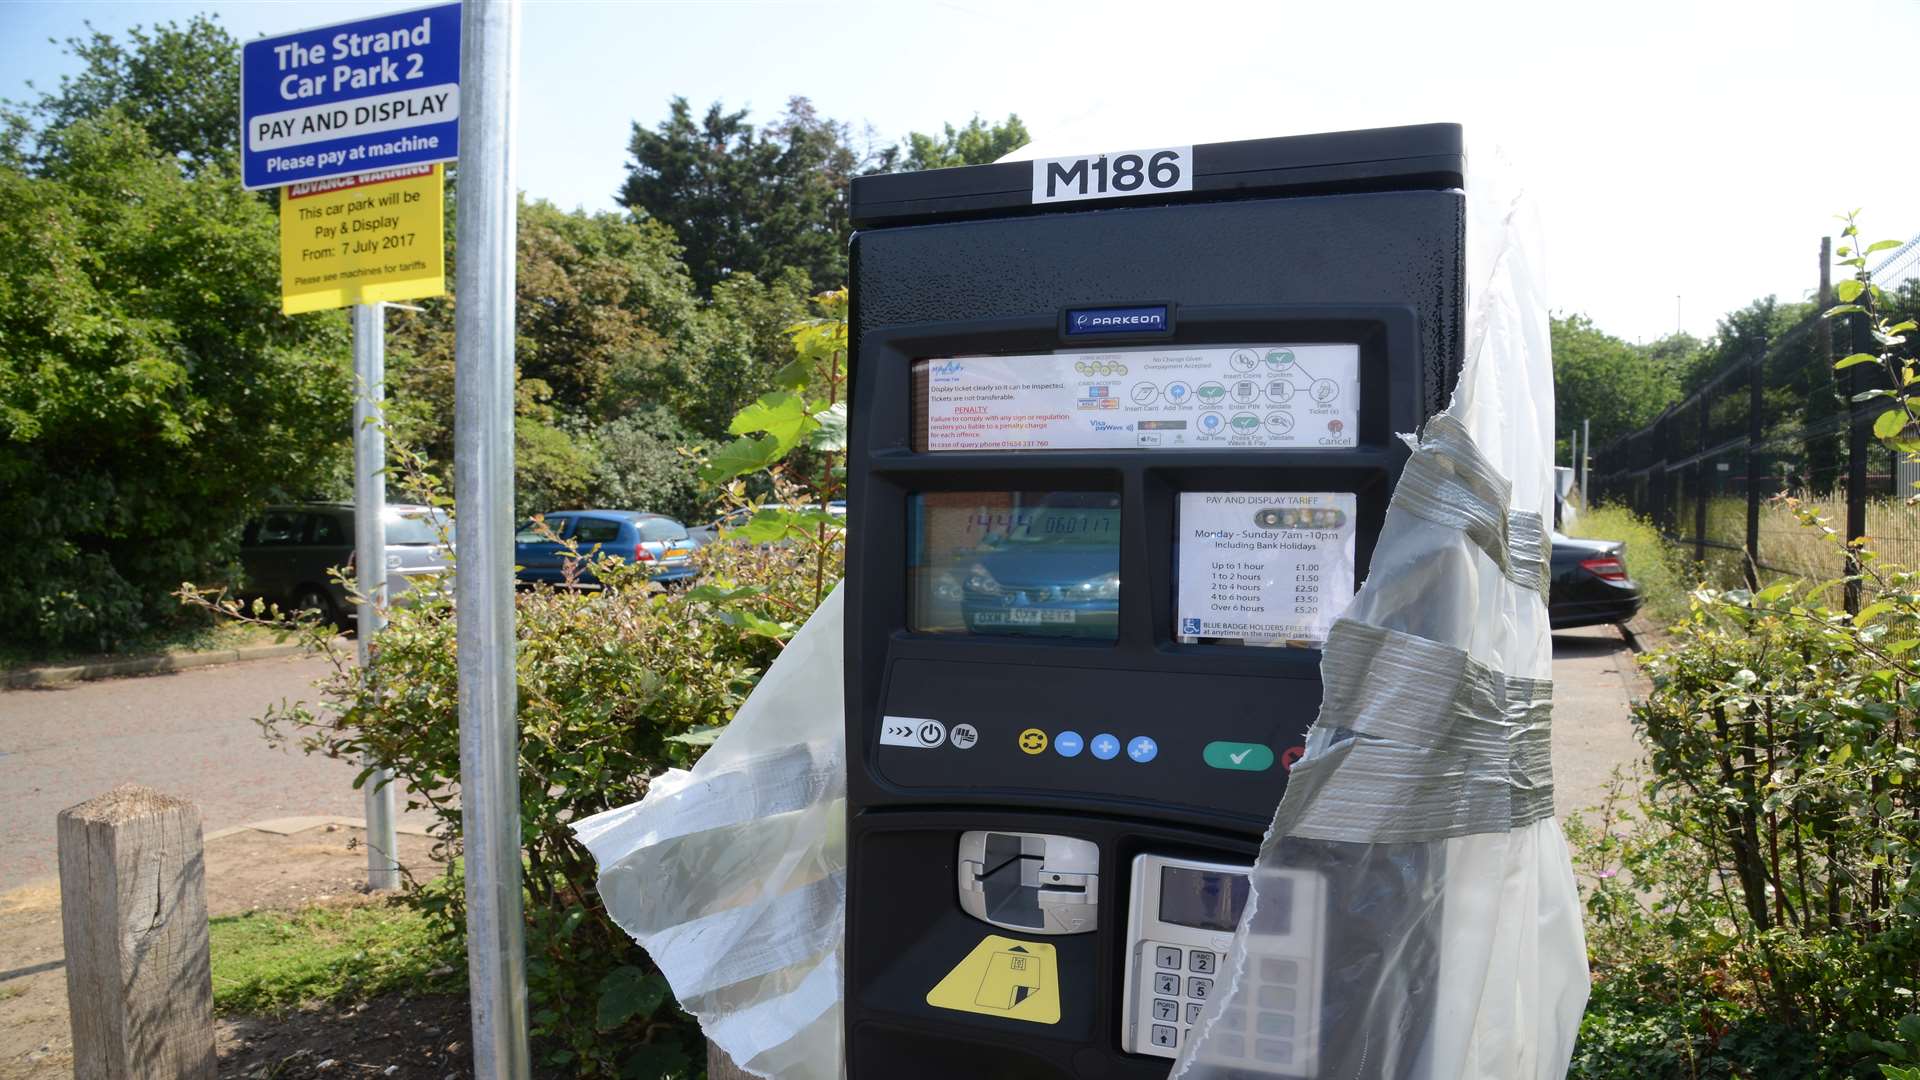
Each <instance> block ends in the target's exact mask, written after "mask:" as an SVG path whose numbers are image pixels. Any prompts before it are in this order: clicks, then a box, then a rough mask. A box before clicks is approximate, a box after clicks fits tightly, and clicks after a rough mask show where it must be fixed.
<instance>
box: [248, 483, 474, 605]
mask: <svg viewBox="0 0 1920 1080" xmlns="http://www.w3.org/2000/svg"><path fill="white" fill-rule="evenodd" d="M353 517H354V515H353V505H352V504H351V503H308V504H304V505H300V506H272V507H268V508H267V510H266V511H265V512H264V513H262V514H261V515H260V517H259V518H257V519H255V520H254V521H252V522H250V523H248V525H247V528H246V532H245V533H243V534H242V536H241V539H240V566H241V569H242V570H243V571H244V573H245V577H244V580H243V582H242V585H241V589H240V593H241V595H242V596H245V597H247V598H249V599H251V598H253V597H260V598H261V599H264V600H266V601H267V602H268V603H270V604H278V605H279V606H280V607H281V608H282V609H283V610H288V611H312V612H317V613H318V614H319V615H320V617H321V618H322V619H325V620H327V621H329V622H332V623H334V624H335V625H337V626H340V627H342V628H344V627H346V626H348V625H350V620H351V618H352V617H353V615H354V610H353V605H352V600H351V598H350V597H349V596H348V595H347V590H346V588H345V587H344V586H342V585H341V584H340V583H338V582H336V581H335V580H334V575H333V569H334V568H335V567H340V568H342V569H343V570H346V569H348V568H350V567H351V566H352V563H353V550H354V544H353ZM385 520H386V533H387V596H388V600H389V602H392V601H396V600H398V599H399V598H400V597H401V596H402V595H403V594H405V593H406V591H407V590H408V589H409V588H411V587H412V583H413V581H414V580H415V579H417V578H419V577H421V576H422V575H426V574H443V573H445V572H446V571H447V570H448V568H449V567H450V566H451V565H452V559H451V556H452V544H453V521H452V519H451V518H449V517H448V516H447V514H446V512H445V511H443V510H435V509H433V508H432V507H429V506H418V505H414V504H410V503H393V504H389V505H388V506H387V511H386V515H385ZM349 573H351V571H350V570H349Z"/></svg>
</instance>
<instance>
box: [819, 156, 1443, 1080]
mask: <svg viewBox="0 0 1920 1080" xmlns="http://www.w3.org/2000/svg"><path fill="white" fill-rule="evenodd" d="M1192 162H1193V166H1194V175H1193V183H1192V190H1191V191H1184V192H1178V193H1167V194H1158V195H1152V196H1141V197H1134V198H1120V199H1111V200H1088V201H1078V202H1067V203H1049V204H1045V205H1034V204H1033V203H1032V201H1031V193H1030V187H1031V185H1030V180H1031V178H1032V176H1033V168H1034V166H1033V165H1032V164H1030V163H1026V162H1020V163H1005V164H995V165H983V166H975V167H970V168H961V169H948V170H939V171H933V172H924V173H913V174H903V175H892V176H875V177H865V178H861V179H858V180H855V181H854V184H853V191H852V215H853V220H854V224H855V226H856V228H857V230H858V231H857V232H856V233H855V236H854V239H853V246H852V264H851V280H852V309H851V320H852V327H851V329H852V351H851V380H850V394H851V397H850V402H851V427H850V430H851V442H850V444H849V453H848V504H849V514H848V521H849V523H850V529H851V531H850V534H849V543H848V554H847V594H846V708H847V751H848V755H849V775H848V822H847V826H848V827H847V843H848V848H849V850H848V878H847V892H848V911H847V941H846V952H845V967H846V986H845V1015H846V1034H847V1053H848V1075H849V1076H850V1077H852V1078H853V1080H891V1078H896V1077H913V1078H915V1080H948V1078H954V1080H958V1078H961V1077H966V1078H977V1077H994V1078H1029V1077H1030V1078H1034V1080H1057V1078H1069V1077H1087V1078H1093V1077H1103V1078H1117V1080H1118V1078H1140V1080H1147V1078H1152V1080H1159V1078H1162V1077H1165V1076H1166V1075H1167V1069H1168V1062H1167V1061H1166V1060H1165V1059H1163V1058H1155V1057H1147V1056H1142V1055H1137V1054H1128V1053H1124V1052H1123V1051H1122V1050H1121V1044H1120V1033H1119V1028H1120V1025H1121V1024H1122V1023H1123V1021H1124V1017H1123V1015H1122V1014H1123V1009H1124V1003H1123V1002H1122V1001H1121V996H1122V987H1121V981H1122V977H1121V971H1122V968H1123V965H1124V958H1125V949H1126V942H1125V941H1124V936H1125V927H1126V921H1127V920H1126V905H1127V903H1128V899H1127V895H1128V879H1127V869H1126V868H1127V867H1128V866H1130V865H1131V864H1132V860H1133V857H1134V856H1135V855H1138V854H1141V853H1144V852H1152V853H1161V854H1169V855H1173V856H1179V857H1193V858H1201V859H1212V860H1218V861H1222V862H1241V863H1250V862H1251V861H1252V859H1253V857H1254V855H1255V853H1256V851H1257V850H1258V847H1259V843H1260V839H1261V836H1262V833H1263V832H1264V830H1265V829H1266V827H1267V825H1268V823H1269V822H1270V821H1271V819H1272V817H1273V812H1274V809H1275V807H1276V806H1277V805H1278V803H1279V801H1280V797H1281V794H1282V792H1283V791H1284V789H1285V784H1286V771H1285V769H1284V768H1281V767H1275V768H1272V769H1269V770H1267V771H1264V772H1231V771H1222V770H1221V769H1218V768H1211V767H1209V766H1208V765H1207V764H1206V763H1205V762H1204V761H1203V760H1202V747H1203V746H1204V745H1205V744H1206V743H1208V742H1210V741H1214V740H1231V741H1234V742H1236V743H1257V744H1261V745H1264V746H1269V747H1271V748H1273V749H1274V751H1275V752H1276V753H1279V752H1282V751H1285V750H1287V749H1290V748H1297V747H1299V746H1300V745H1301V743H1302V741H1303V737H1304V734H1305V732H1306V730H1307V728H1308V726H1309V725H1310V724H1311V723H1312V722H1313V720H1314V718H1315V715H1316V713H1317V711H1318V708H1319V703H1320V692H1321V691H1320V680H1319V662H1320V654H1319V652H1318V651H1317V650H1314V649H1310V648H1271V647H1255V646H1243V645H1226V644H1189V643H1183V642H1182V641H1181V640H1179V638H1178V637H1177V636H1176V635H1175V633H1174V626H1173V622H1174V614H1173V606H1172V605H1173V591H1174V575H1175V569H1174V565H1175V564H1174V545H1175V507H1176V503H1177V500H1178V496H1179V493H1180V492H1182V491H1275V492H1287V491H1325V492H1351V493H1353V494H1354V495H1355V497H1356V500H1357V507H1358V519H1357V531H1356V535H1355V572H1356V581H1358V580H1361V579H1364V576H1365V574H1366V569H1367V563H1368V560H1369V557H1370V555H1371V553H1372V550H1373V546H1374V544H1375V542H1376V540H1377V538H1378V534H1379V530H1380V527H1381V523H1382V521H1383V519H1384V517H1385V514H1386V508H1387V502H1388V498H1389V495H1390V494H1391V492H1392V490H1393V485H1394V483H1395V482H1396V480H1397V478H1398V476H1399V473H1400V469H1401V467H1402V465H1403V464H1404V462H1405V460H1406V455H1407V450H1406V447H1405V445H1404V444H1403V443H1402V442H1401V441H1400V440H1399V439H1398V438H1397V435H1396V433H1402V432H1410V431H1414V430H1416V429H1417V428H1418V427H1419V425H1420V424H1421V423H1422V422H1423V421H1424V420H1425V419H1426V418H1427V417H1428V416H1430V415H1432V414H1433V413H1434V412H1436V411H1437V410H1439V409H1440V408H1441V407H1443V406H1444V404H1445V402H1446V399H1447V396H1448V395H1449V394H1450V393H1451V390H1452V384H1453V381H1454V379H1455V377H1456V375H1457V373H1458V370H1459V365H1460V363H1461V359H1462V336H1463V326H1462V322H1463V309H1464V302H1465V295H1464V294H1465V288H1464V284H1463V276H1464V271H1463V259H1464V254H1463V251H1464V248H1463V232H1464V197H1463V195H1462V191H1461V189H1462V187H1463V184H1464V168H1465V157H1464V151H1463V149H1462V139H1461V132H1460V129H1459V128H1458V127H1457V126H1454V125H1427V126H1421V127H1409V128H1394V129H1384V130H1377V131H1362V132H1346V133H1337V134H1327V135H1309V136H1301V137H1293V138H1277V139H1264V140H1257V141H1249V142H1236V143H1224V144H1214V145H1201V146H1196V147H1194V148H1193V149H1192ZM1141 304H1152V305H1165V306H1166V307H1167V308H1168V311H1169V315H1170V318H1169V320H1168V323H1169V326H1168V328H1167V329H1166V330H1164V331H1157V332H1154V333H1149V334H1143V335H1139V336H1132V337H1129V336H1124V335H1106V336H1103V337H1102V338H1101V339H1100V340H1099V341H1098V342H1093V343H1088V342H1083V341H1080V340H1070V339H1069V338H1068V337H1067V336H1066V333H1065V330H1066V327H1065V324H1064V321H1063V320H1064V313H1065V312H1066V311H1068V310H1069V309H1084V308H1117V307H1126V306H1132V305H1141ZM1266 342H1286V343H1315V342H1337V343H1353V344H1357V345H1358V346H1359V351H1360V393H1361V401H1360V404H1359V423H1358V428H1359V430H1358V437H1357V440H1356V443H1357V445H1354V446H1351V447H1348V448H1341V449H1319V448H1314V449H1239V450H1215V449H1179V450H1173V449H1126V450H1102V451H1082V450H1045V451H1009V452H973V451H944V452H926V451H916V450H915V449H914V437H913V407H912V401H913V394H914V384H913V373H912V365H913V363H914V361H916V360H922V359H938V358H946V357H954V356H977V355H983V354H985V355H993V354H1005V355H1021V354H1034V353H1047V352H1054V351H1074V352H1078V351H1085V350H1090V349H1095V348H1116V349H1117V348H1128V347H1132V346H1138V345H1144V344H1166V345H1170V346H1194V345H1232V344H1241V343H1266ZM978 489H996V490H997V489H1008V490H1020V491H1033V490H1049V489H1052V490H1062V489H1064V490H1076V491H1092V492H1107V493H1111V494H1113V495H1116V496H1117V497H1118V500H1119V507H1120V520H1121V523H1122V524H1121V535H1120V538H1119V615H1118V624H1119V625H1118V629H1117V636H1116V639H1115V640H1111V641H1104V640H1102V641H1088V640H1072V639H1066V638H1021V637H1014V636H1008V637H1005V638H995V637H993V636H991V635H967V636H952V635H947V636H941V635H932V634H924V633H918V632H916V631H914V630H912V629H911V628H910V626H911V624H910V621H909V617H908V610H907V592H908V590H907V588H906V585H905V583H906V581H907V575H908V571H909V567H908V561H909V547H910V542H911V538H910V536H909V531H910V526H909V513H908V511H909V499H910V497H911V496H912V495H913V494H915V493H923V492H943V491H944V492H952V491H968V490H978ZM890 715H891V716H907V717H930V718H935V719H938V720H940V721H942V722H943V723H944V724H945V725H947V727H949V728H951V727H952V726H954V725H956V724H971V725H973V726H974V727H975V728H976V729H977V730H978V733H979V741H978V744H977V745H975V746H974V747H972V748H971V749H970V750H968V751H966V752H965V753H928V752H924V751H921V750H916V749H912V748H906V747H900V746H887V745H881V742H880V726H881V718H882V717H883V716H890ZM1030 727H1038V728H1041V729H1044V730H1046V731H1049V732H1055V731H1058V730H1061V729H1065V728H1072V729H1074V730H1077V731H1079V732H1082V733H1091V732H1094V731H1106V730H1114V731H1116V732H1124V734H1123V735H1122V738H1126V737H1129V736H1131V735H1133V734H1146V735H1150V736H1152V737H1153V738H1154V739H1156V740H1157V742H1158V747H1159V750H1158V756H1157V757H1156V758H1155V759H1154V760H1153V761H1151V762H1150V763H1147V764H1136V763H1133V762H1129V761H1127V760H1125V759H1124V758H1122V759H1120V760H1106V761H1100V760H1094V759H1093V758H1092V756H1091V755H1089V754H1081V755H1078V756H1076V757H1071V758H1069V757H1064V756H1061V755H1059V754H1055V753H1052V752H1047V753H1041V754H1032V753H1027V752H1023V751H1022V750H1021V748H1020V747H1019V746H1017V745H1016V737H1017V735H1018V733H1020V732H1021V731H1023V730H1025V729H1027V728H1030ZM1283 760H1285V759H1283ZM976 829H1003V830H1010V831H1021V832H1032V833H1053V834H1064V835H1070V836H1074V837H1079V838H1083V839H1087V840H1091V841H1093V842H1094V843H1096V844H1097V845H1098V846H1099V848H1100V853H1101V860H1100V879H1099V896H1098V905H1099V910H1100V919H1099V929H1098V930H1097V931H1095V932H1093V933H1086V934H1079V935H1069V936H1057V937H1050V938H1045V939H1041V940H1045V941H1047V942H1049V943H1050V944H1052V945H1054V946H1055V947H1056V948H1057V949H1058V956H1059V971H1060V980H1061V1018H1060V1022H1059V1023H1057V1024H1052V1025H1041V1024H1031V1023H1023V1022H1019V1021H1013V1020H1006V1019H1001V1018H997V1017H990V1016H983V1015H977V1014H971V1013H963V1012H956V1011H949V1010H942V1009H937V1008H934V1007H932V1006H930V1005H928V1004H927V1003H926V1002H925V1000H924V999H925V996H926V994H927V992H928V990H929V989H930V988H931V987H932V986H933V984H934V983H935V981H937V980H939V979H940V978H941V976H942V975H944V974H945V973H946V972H947V971H948V970H949V969H951V968H952V967H953V966H954V965H955V963H957V962H958V961H959V960H960V959H961V958H962V957H963V956H965V955H966V953H967V952H968V950H970V949H971V948H973V946H974V945H975V944H977V943H978V942H979V941H980V939H981V937H982V935H983V934H985V933H1005V931H996V930H994V929H993V928H992V927H989V926H987V925H985V924H984V923H981V922H979V921H977V920H975V919H972V918H970V917H969V916H968V915H967V914H965V913H964V912H963V911H962V910H961V908H960V906H959V904H958V902H957V898H956V896H955V885H954V882H955V858H956V856H955V853H956V845H957V843H958V840H959V837H960V835H961V833H963V832H965V831H967V830H976ZM1389 884H1390V883H1389ZM1343 932H1344V933H1346V934H1348V935H1349V936H1350V937H1351V938H1352V939H1353V940H1352V941H1350V942H1349V944H1350V945H1354V946H1356V947H1360V948H1364V945H1365V941H1364V938H1365V935H1366V933H1367V930H1366V928H1365V927H1364V926H1363V925H1360V924H1359V923H1358V922H1353V923H1351V924H1350V925H1348V926H1347V927H1346V929H1345V930H1344V931H1343ZM1329 1023H1332V1019H1331V1018H1330V1019H1329Z"/></svg>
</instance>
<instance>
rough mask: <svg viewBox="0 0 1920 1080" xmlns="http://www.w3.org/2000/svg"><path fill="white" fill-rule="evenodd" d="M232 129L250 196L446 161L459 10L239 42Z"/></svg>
mask: <svg viewBox="0 0 1920 1080" xmlns="http://www.w3.org/2000/svg"><path fill="white" fill-rule="evenodd" d="M240 125H241V131H240V137H241V148H242V155H243V158H244V163H245V164H244V179H245V183H246V186H247V187H248V188H250V189H258V188H270V187H279V186H281V185H283V184H293V183H299V182H302V181H308V180H327V179H331V178H333V177H337V176H351V175H354V174H356V173H365V172H374V171H376V170H381V169H389V168H392V167H394V166H396V165H423V164H427V163H430V162H436V161H452V160H454V159H455V158H456V157H458V156H459V152H458V151H459V145H458V143H459V130H460V5H459V4H442V5H439V6H436V7H426V8H415V9H414V10H412V11H402V12H396V13H394V14H391V15H380V16H376V17H374V18H370V19H361V20H358V21H355V22H350V23H340V24H338V25H334V26H324V27H320V28H318V29H314V30H302V31H299V32H297V33H292V34H281V35H279V36H277V37H269V38H260V39H259V40H257V41H249V42H247V43H246V44H245V45H244V46H243V47H242V48H241V56H240Z"/></svg>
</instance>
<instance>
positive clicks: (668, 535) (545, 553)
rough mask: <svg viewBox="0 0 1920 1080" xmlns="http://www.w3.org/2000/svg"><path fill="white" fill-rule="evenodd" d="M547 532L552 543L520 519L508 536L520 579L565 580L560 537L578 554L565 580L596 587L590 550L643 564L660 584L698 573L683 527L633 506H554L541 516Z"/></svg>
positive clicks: (564, 551)
mask: <svg viewBox="0 0 1920 1080" xmlns="http://www.w3.org/2000/svg"><path fill="white" fill-rule="evenodd" d="M542 521H543V522H544V523H545V525H546V528H547V530H550V531H552V533H553V535H554V536H555V537H557V538H558V539H557V541H556V540H554V539H549V538H548V537H547V535H546V532H544V531H542V530H541V529H540V527H539V526H538V525H536V524H535V523H534V522H532V521H528V522H525V523H523V524H522V525H521V526H520V529H519V531H518V532H516V533H515V534H514V537H513V561H514V562H515V563H517V564H519V567H520V569H519V570H518V571H517V573H516V576H517V578H518V579H519V580H520V581H523V582H528V583H534V582H546V583H547V584H550V585H565V584H569V579H568V573H567V562H568V559H569V554H570V553H569V552H568V550H567V544H566V541H572V543H573V545H574V547H575V549H576V550H577V551H578V552H579V555H580V556H581V558H580V559H578V560H577V561H578V562H579V564H580V565H579V567H578V568H577V569H576V571H575V572H574V574H573V576H572V580H571V584H574V585H578V586H587V587H598V586H599V584H600V581H599V579H598V578H596V577H595V576H594V573H593V567H592V565H591V564H589V563H588V562H587V561H586V558H585V557H587V556H592V555H594V554H596V553H599V554H606V555H611V556H615V557H617V558H621V559H630V560H632V561H634V562H637V563H639V564H640V565H641V566H642V567H644V568H645V569H646V570H647V572H648V575H649V576H650V577H651V578H652V579H653V580H654V581H657V582H660V583H662V584H666V583H670V582H677V581H686V580H688V579H690V578H692V577H693V576H694V575H696V574H698V573H699V570H697V569H696V568H695V567H694V565H693V549H694V542H693V539H692V538H691V537H690V536H688V535H687V527H686V526H685V525H682V524H680V523H679V522H677V521H675V520H673V519H672V518H670V517H666V516H664V515H661V514H645V513H641V512H639V511H637V510H556V511H555V512H553V513H551V514H546V515H543V516H542Z"/></svg>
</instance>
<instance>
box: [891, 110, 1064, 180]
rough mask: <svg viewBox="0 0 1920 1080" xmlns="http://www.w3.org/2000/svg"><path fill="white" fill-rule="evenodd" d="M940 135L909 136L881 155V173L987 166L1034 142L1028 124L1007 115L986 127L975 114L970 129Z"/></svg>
mask: <svg viewBox="0 0 1920 1080" xmlns="http://www.w3.org/2000/svg"><path fill="white" fill-rule="evenodd" d="M944 128H945V130H944V132H943V134H940V135H923V134H921V133H920V132H918V131H912V132H908V133H907V137H906V138H905V139H904V140H902V141H901V142H900V144H899V145H897V146H893V147H890V148H888V149H887V150H886V152H885V153H883V154H882V155H881V158H880V162H879V168H878V169H877V170H876V171H879V172H919V171H920V170H922V169H950V168H953V167H955V166H958V165H986V164H989V163H992V162H995V161H999V160H1000V159H1001V158H1003V157H1005V156H1006V155H1008V154H1009V153H1012V152H1013V151H1015V150H1018V149H1020V148H1021V147H1022V146H1025V145H1027V143H1029V142H1031V141H1033V140H1032V137H1031V136H1029V135H1028V134H1027V125H1025V124H1024V123H1021V121H1020V118H1019V117H1018V116H1016V115H1014V114H1013V113H1008V114H1007V118H1006V120H1005V121H1004V122H1002V123H998V124H987V123H986V122H984V121H982V120H981V119H980V117H979V116H978V115H977V114H976V115H975V116H974V118H973V119H972V120H969V121H967V126H966V127H963V128H955V127H954V126H953V125H952V124H946V125H944Z"/></svg>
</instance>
